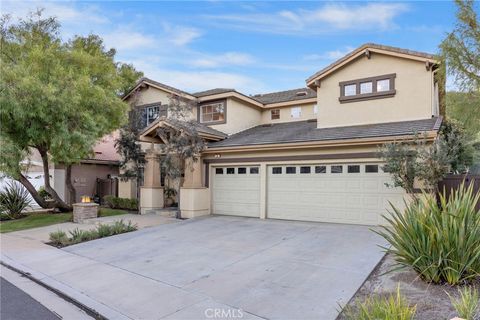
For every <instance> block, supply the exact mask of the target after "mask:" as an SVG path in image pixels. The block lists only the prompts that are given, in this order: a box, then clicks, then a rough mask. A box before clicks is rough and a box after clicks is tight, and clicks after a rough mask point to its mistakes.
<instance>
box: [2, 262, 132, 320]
mask: <svg viewBox="0 0 480 320" xmlns="http://www.w3.org/2000/svg"><path fill="white" fill-rule="evenodd" d="M0 264H1V265H3V266H5V267H6V268H8V269H10V270H13V271H15V272H17V273H19V274H21V275H22V276H24V277H26V278H28V279H30V280H32V281H33V282H35V283H37V284H39V285H41V286H42V287H44V288H46V289H48V290H50V291H52V292H53V293H55V294H56V295H58V296H59V297H60V298H62V299H64V300H66V301H67V302H69V303H72V304H74V305H75V306H77V307H78V308H80V309H82V310H83V311H85V312H86V313H87V314H88V315H89V316H91V317H93V318H95V319H98V320H108V319H122V320H131V319H132V318H130V317H128V316H126V315H124V314H123V313H120V312H118V311H116V310H114V309H112V308H109V307H108V306H106V305H104V304H102V303H99V302H97V301H95V300H93V299H92V298H90V297H88V296H87V295H85V294H83V293H81V292H78V291H76V290H74V289H72V288H71V287H69V286H67V285H65V284H63V283H61V282H59V281H57V280H55V279H53V278H51V277H49V276H47V275H45V274H43V273H40V272H38V271H35V270H32V269H30V268H28V267H26V266H24V265H22V264H20V263H18V262H15V261H14V260H12V259H10V258H9V257H6V256H5V255H3V254H2V255H1V257H0Z"/></svg>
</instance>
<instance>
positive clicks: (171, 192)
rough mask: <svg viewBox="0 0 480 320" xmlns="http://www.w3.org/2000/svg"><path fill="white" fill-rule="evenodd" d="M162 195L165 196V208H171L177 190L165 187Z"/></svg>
mask: <svg viewBox="0 0 480 320" xmlns="http://www.w3.org/2000/svg"><path fill="white" fill-rule="evenodd" d="M163 195H164V196H165V207H171V206H173V205H174V204H175V197H176V196H177V190H175V189H173V188H170V187H165V189H164V190H163Z"/></svg>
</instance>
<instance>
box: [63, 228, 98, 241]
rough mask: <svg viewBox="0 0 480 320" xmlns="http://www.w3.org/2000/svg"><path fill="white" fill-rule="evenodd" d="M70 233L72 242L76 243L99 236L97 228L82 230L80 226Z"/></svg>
mask: <svg viewBox="0 0 480 320" xmlns="http://www.w3.org/2000/svg"><path fill="white" fill-rule="evenodd" d="M69 233H70V239H69V240H70V243H72V244H76V243H80V242H84V241H89V240H94V239H97V238H98V233H97V231H96V230H80V229H78V228H76V229H74V230H72V231H70V232H69Z"/></svg>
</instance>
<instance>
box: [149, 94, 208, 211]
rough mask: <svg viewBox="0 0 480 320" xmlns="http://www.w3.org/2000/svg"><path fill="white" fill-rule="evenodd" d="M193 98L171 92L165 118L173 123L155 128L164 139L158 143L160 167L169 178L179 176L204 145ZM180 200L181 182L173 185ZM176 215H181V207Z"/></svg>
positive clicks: (197, 159)
mask: <svg viewBox="0 0 480 320" xmlns="http://www.w3.org/2000/svg"><path fill="white" fill-rule="evenodd" d="M195 107H196V105H195V102H193V101H190V100H188V99H184V98H182V97H179V96H177V95H172V96H170V103H169V105H168V117H167V118H168V121H169V123H170V124H172V126H162V127H160V128H158V129H157V135H158V136H159V137H160V138H161V139H162V140H163V141H164V144H162V145H161V151H162V158H161V159H162V160H161V167H162V171H163V172H165V178H166V179H169V180H171V181H174V180H179V179H180V178H181V177H182V174H183V173H184V172H185V170H193V168H189V167H188V165H187V166H185V164H188V163H190V162H196V161H199V159H200V154H201V152H202V151H203V150H204V149H205V141H204V139H203V138H201V137H200V136H199V134H198V131H197V126H198V123H197V121H195V119H193V114H192V110H193V108H195ZM176 191H177V196H178V197H179V201H178V202H179V204H180V183H179V184H178V187H177V188H176ZM177 218H181V212H180V208H179V210H178V211H177Z"/></svg>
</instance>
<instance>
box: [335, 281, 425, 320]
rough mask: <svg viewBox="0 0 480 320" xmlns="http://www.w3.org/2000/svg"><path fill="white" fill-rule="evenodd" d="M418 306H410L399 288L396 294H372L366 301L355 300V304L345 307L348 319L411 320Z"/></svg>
mask: <svg viewBox="0 0 480 320" xmlns="http://www.w3.org/2000/svg"><path fill="white" fill-rule="evenodd" d="M415 310H416V306H410V305H409V304H408V302H407V300H406V299H405V297H403V296H402V295H401V294H400V288H397V292H396V294H390V295H388V296H387V297H380V296H377V295H375V296H371V297H368V298H367V299H365V301H363V302H362V301H358V300H357V301H355V304H354V306H353V307H352V306H347V307H345V309H344V311H343V314H344V318H345V319H346V320H380V319H381V320H411V319H413V317H414V316H415Z"/></svg>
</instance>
